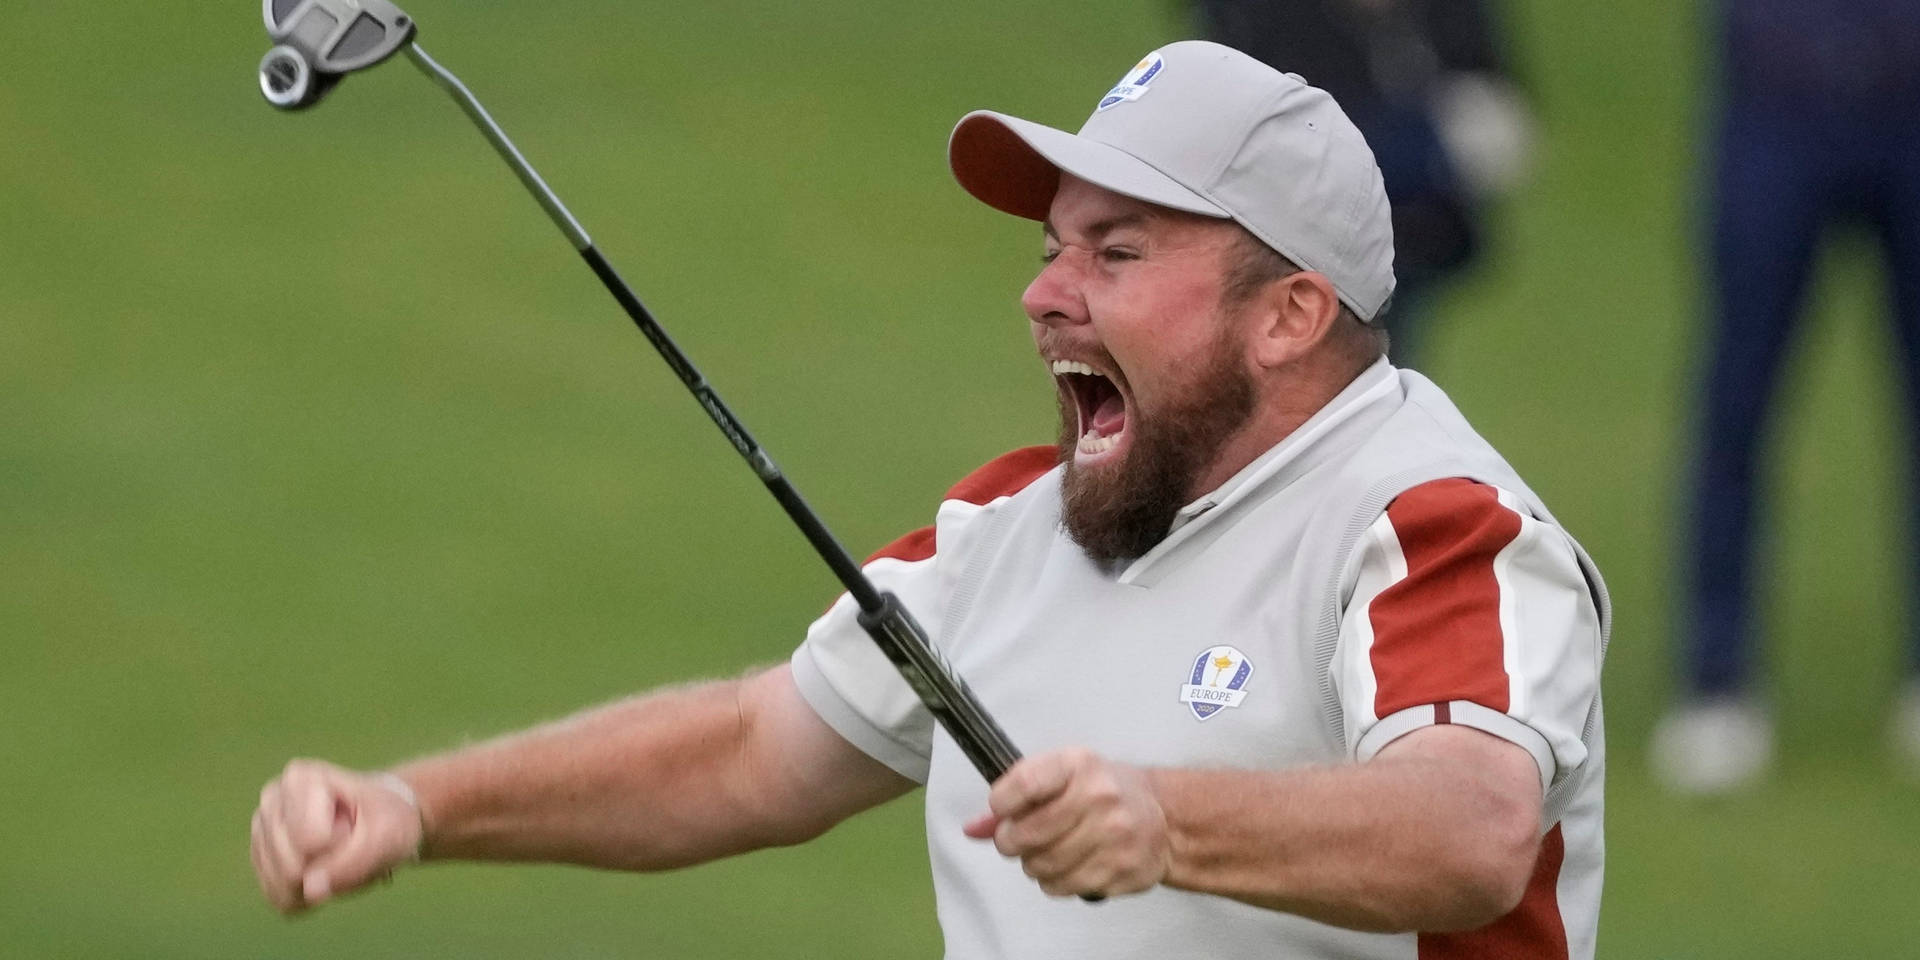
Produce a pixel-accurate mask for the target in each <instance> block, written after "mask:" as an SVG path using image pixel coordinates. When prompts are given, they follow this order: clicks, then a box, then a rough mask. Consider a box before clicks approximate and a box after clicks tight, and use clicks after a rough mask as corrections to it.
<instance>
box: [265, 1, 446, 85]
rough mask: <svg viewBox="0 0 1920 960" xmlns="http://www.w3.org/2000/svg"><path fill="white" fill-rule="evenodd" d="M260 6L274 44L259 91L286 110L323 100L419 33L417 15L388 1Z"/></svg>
mask: <svg viewBox="0 0 1920 960" xmlns="http://www.w3.org/2000/svg"><path fill="white" fill-rule="evenodd" d="M260 9H261V13H262V14H263V16H264V17H265V18H266V21H267V36H268V37H271V38H272V39H273V42H274V47H273V49H271V50H268V51H267V55H266V56H265V57H262V58H261V59H260V94H261V96H264V97H266V98H267V102H268V103H271V104H273V105H274V106H276V107H279V108H280V109H282V110H300V109H303V108H306V107H310V106H312V105H313V104H315V103H317V102H319V100H320V98H321V97H323V96H326V94H327V91H328V90H331V89H333V85H334V84H336V83H339V82H340V78H341V77H343V76H345V75H347V74H349V73H352V72H353V71H355V70H364V69H366V68H368V67H371V66H373V65H374V64H376V63H379V62H380V61H382V60H385V59H386V58H388V57H391V56H393V55H394V53H395V52H397V51H398V50H399V49H400V48H401V47H403V46H405V45H406V44H407V42H408V41H410V40H412V39H413V34H414V25H413V18H412V17H409V16H407V15H406V14H405V13H402V12H401V11H400V8H399V7H396V6H394V5H393V4H391V3H388V2H386V0H261V4H260Z"/></svg>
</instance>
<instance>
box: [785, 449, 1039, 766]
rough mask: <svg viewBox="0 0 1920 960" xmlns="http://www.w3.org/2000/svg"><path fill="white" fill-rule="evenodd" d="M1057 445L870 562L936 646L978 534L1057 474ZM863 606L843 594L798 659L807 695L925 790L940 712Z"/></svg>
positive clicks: (961, 499) (1014, 463) (952, 498)
mask: <svg viewBox="0 0 1920 960" xmlns="http://www.w3.org/2000/svg"><path fill="white" fill-rule="evenodd" d="M1056 462H1057V457H1056V455H1055V451H1054V449H1053V448H1052V447H1025V448H1022V449H1020V450H1015V451H1013V452H1012V453H1008V454H1005V455H1003V456H1001V457H999V458H996V459H995V460H993V461H991V462H989V463H987V464H986V465H985V466H983V467H981V468H980V469H978V470H976V471H974V472H973V473H971V474H969V475H968V476H967V477H966V478H965V479H963V480H962V481H961V482H960V483H959V484H957V485H955V486H954V488H953V489H952V490H950V491H948V493H947V497H946V499H945V500H944V501H942V503H941V504H940V509H939V511H938V513H937V514H936V515H935V519H934V524H933V526H930V527H924V528H922V529H919V530H915V531H914V532H912V533H909V534H907V535H906V536H904V537H901V538H900V539H898V540H895V541H894V542H893V543H891V544H888V545H887V546H886V547H884V548H882V549H881V550H880V551H879V552H877V553H875V554H874V555H873V556H872V557H871V558H869V559H868V560H867V563H866V566H865V568H864V569H865V570H866V574H867V577H868V578H869V579H871V580H872V581H873V583H874V586H876V587H878V588H880V589H881V590H883V591H890V592H892V593H893V594H894V595H896V596H898V597H899V598H900V601H901V602H902V603H903V604H905V605H906V608H907V610H908V611H909V612H911V613H912V614H913V617H914V619H916V620H918V621H919V622H920V625H921V626H922V627H924V628H925V629H926V631H927V632H928V634H929V637H930V639H931V640H932V641H933V643H934V645H935V646H936V647H938V646H940V645H941V644H942V643H943V638H942V637H941V636H940V625H941V623H942V621H943V620H945V618H946V608H947V603H948V601H949V600H950V599H951V597H952V594H953V590H952V578H953V576H954V574H953V571H955V570H957V569H959V568H960V567H961V566H963V565H964V559H965V557H966V553H967V548H968V546H969V544H970V542H971V534H972V533H973V531H975V530H976V529H978V527H979V525H980V524H981V522H982V521H983V520H984V519H985V517H986V515H987V514H988V512H989V511H990V509H991V507H992V504H993V503H994V502H995V501H996V500H999V499H1000V498H1002V497H1007V496H1011V495H1013V494H1014V493H1017V492H1019V491H1020V490H1022V489H1025V488H1026V486H1027V485H1029V484H1031V483H1032V482H1033V481H1034V480H1036V479H1038V478H1039V477H1040V476H1041V475H1043V474H1045V473H1046V472H1047V471H1048V470H1051V469H1052V468H1053V466H1054V465H1055V463H1056ZM859 614H860V608H859V605H858V604H856V603H854V601H853V598H852V597H851V596H848V595H844V594H843V595H841V597H840V598H839V599H838V600H836V601H835V602H834V604H833V606H832V607H830V608H828V610H827V612H826V613H825V614H823V615H822V616H821V617H820V618H819V619H818V620H815V621H814V622H813V624H812V626H810V627H808V628H807V638H806V641H805V642H803V643H802V644H800V646H799V648H798V649H796V650H795V651H794V653H793V678H794V683H795V685H796V686H798V687H799V689H800V695H801V696H802V697H803V698H805V699H806V701H807V703H808V704H809V705H810V706H812V707H813V710H814V712H815V713H817V714H819V715H820V719H822V720H824V721H825V722H826V723H827V725H828V726H830V727H832V728H833V729H834V731H835V732H837V733H839V734H840V736H842V737H844V738H846V740H847V742H848V743H851V744H853V745H854V746H855V747H857V748H859V749H860V750H861V751H862V752H864V753H866V754H867V755H868V756H871V757H873V758H874V759H876V760H878V761H880V762H881V763H884V764H886V765H887V766H888V767H890V768H892V769H893V770H894V771H895V772H897V773H899V774H900V775H901V776H904V777H907V778H909V779H912V780H915V781H918V782H921V783H924V782H926V778H927V764H928V761H929V758H930V757H931V755H932V750H933V728H934V720H933V715H932V714H931V713H930V712H929V711H928V710H927V709H926V707H925V706H924V705H922V704H921V703H920V700H919V698H918V697H916V696H915V695H914V693H913V689H912V688H911V687H909V686H907V682H906V681H905V680H903V679H901V677H900V674H899V673H898V672H897V671H896V670H895V669H894V666H893V663H892V661H890V660H888V659H887V656H886V654H884V653H882V652H881V651H880V648H879V647H878V646H876V645H875V644H874V642H873V639H872V638H871V637H869V636H868V635H867V632H866V631H865V630H863V629H861V627H860V622H859Z"/></svg>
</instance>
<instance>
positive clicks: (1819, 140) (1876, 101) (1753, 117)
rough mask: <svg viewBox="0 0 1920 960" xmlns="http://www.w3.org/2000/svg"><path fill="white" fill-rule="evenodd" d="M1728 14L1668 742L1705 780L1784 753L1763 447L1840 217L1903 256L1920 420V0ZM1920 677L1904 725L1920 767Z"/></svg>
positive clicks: (1901, 733) (1819, 0)
mask: <svg viewBox="0 0 1920 960" xmlns="http://www.w3.org/2000/svg"><path fill="white" fill-rule="evenodd" d="M1717 16H1718V18H1719V19H1718V28H1719V37H1718V40H1719V44H1720V48H1721V49H1720V53H1721V63H1720V66H1721V83H1722V90H1721V98H1720V101H1719V103H1718V104H1717V106H1716V109H1717V111H1718V116H1717V117H1716V125H1717V131H1716V138H1717V139H1716V145H1715V146H1716V157H1715V161H1714V167H1713V196H1712V208H1711V210H1712V231H1713V276H1712V282H1711V285H1710V294H1711V297H1712V302H1711V307H1712V314H1711V320H1712V327H1711V330H1710V332H1709V337H1708V344H1707V369H1706V382H1705V394H1704V397H1703V403H1704V410H1703V413H1702V416H1701V418H1700V430H1701V431H1702V432H1701V436H1700V439H1699V443H1698V447H1697V450H1698V455H1699V460H1698V462H1697V464H1696V465H1695V473H1694V477H1693V488H1692V494H1691V495H1692V523H1693V540H1692V543H1691V550H1692V552H1691V560H1690V567H1689V569H1688V570H1687V571H1686V574H1687V576H1686V580H1687V584H1688V588H1689V597H1688V600H1689V602H1690V607H1689V609H1688V611H1687V620H1686V623H1685V627H1686V631H1687V633H1686V638H1685V646H1684V659H1683V663H1682V667H1683V671H1682V689H1681V691H1680V699H1679V701H1678V702H1677V704H1676V705H1675V707H1674V708H1673V709H1672V711H1671V712H1670V713H1669V714H1668V715H1667V717H1666V718H1665V719H1664V720H1663V721H1662V722H1661V724H1660V727H1659V729H1658V730H1656V732H1655V738H1654V744H1653V750H1654V757H1653V759H1654V765H1655V769H1656V771H1657V772H1658V773H1659V774H1660V776H1661V778H1662V779H1663V780H1664V781H1665V782H1666V783H1667V784H1668V785H1669V786H1670V787H1672V788H1674V789H1677V790H1682V791H1685V792H1690V793H1717V792H1722V791H1726V790H1731V789H1734V788H1737V787H1739V786H1741V785H1743V784H1745V783H1747V782H1749V781H1751V780H1753V779H1755V778H1756V777H1758V776H1759V775H1760V774H1761V773H1762V772H1764V770H1765V769H1766V767H1767V765H1768V762H1769V760H1770V757H1771V754H1772V750H1773V723H1772V718H1771V716H1770V714H1769V712H1768V710H1767V708H1766V705H1765V697H1764V696H1763V695H1761V694H1760V692H1759V691H1758V689H1757V684H1756V678H1755V677H1754V675H1753V674H1754V671H1753V667H1752V655H1753V646H1754V640H1755V638H1756V635H1757V634H1758V632H1759V631H1758V630H1757V628H1756V626H1755V624H1754V619H1753V610H1752V593H1753V591H1752V576H1753V574H1752V564H1753V550H1752V534H1753V517H1754V473H1755V460H1756V456H1757V454H1758V451H1759V446H1760V443H1761V439H1762V435H1763V428H1764V427H1765V426H1766V421H1767V416H1768V414H1769V412H1770V410H1771V407H1772V399H1773V395H1774V388H1775V385H1776V384H1777V382H1778V378H1779V373H1780V368H1781V365H1782V360H1783V357H1784V355H1785V353H1786V349H1787V347H1788V345H1789V343H1790V339H1791V335H1792V333H1793V327H1794V323H1795V321H1796V320H1797V319H1798V317H1799V316H1800V314H1801V308H1802V305H1803V300H1804V294H1805V291H1806V285H1807V279H1808V274H1809V272H1810V269H1811V267H1812V264H1813V262H1814V253H1815V251H1816V249H1817V248H1818V246H1819V241H1820V239H1821V236H1822V234H1823V233H1824V232H1825V230H1826V229H1827V228H1828V227H1830V226H1833V225H1836V224H1841V223H1846V224H1853V225H1858V226H1863V227H1865V228H1866V231H1867V232H1868V233H1869V234H1870V235H1871V236H1872V237H1873V238H1874V239H1875V240H1876V241H1877V242H1878V243H1879V245H1880V247H1881V249H1882V251H1883V252H1884V254H1885V262H1886V264H1887V274H1888V281H1889V288H1890V295H1891V304H1892V311H1893V319H1894V327H1895V340H1896V343H1897V346H1898V349H1897V351H1896V357H1897V360H1898V363H1899V369H1900V375H1901V377H1902V386H1903V387H1904V388H1905V395H1906V400H1907V408H1908V409H1907V415H1908V417H1909V426H1910V427H1911V428H1913V429H1915V430H1917V431H1920V0H1724V2H1723V3H1722V5H1721V6H1719V8H1718V10H1717ZM1908 455H1909V458H1910V460H1909V478H1908V480H1909V482H1910V483H1912V484H1913V485H1914V487H1913V492H1911V493H1910V494H1909V497H1908V499H1909V501H1912V502H1916V503H1920V442H1913V443H1910V445H1909V448H1908ZM1909 509H1910V510H1911V509H1913V507H1911V506H1910V507H1909ZM1909 521H1910V523H1912V518H1911V517H1910V518H1909ZM1911 530H1912V531H1913V532H1914V533H1916V534H1920V524H1913V525H1912V526H1911ZM1914 556H1915V558H1916V562H1920V549H1916V551H1915V554H1914ZM1917 572H1920V571H1917ZM1835 613H1836V615H1837V616H1842V617H1844V615H1845V614H1844V612H1841V611H1836V612H1835ZM1909 613H1910V614H1911V613H1912V611H1909ZM1910 634H1911V639H1910V640H1909V648H1908V650H1909V656H1908V665H1909V668H1910V670H1914V669H1920V626H1915V627H1910ZM1915 675H1916V674H1911V673H1910V675H1909V679H1908V681H1907V683H1906V685H1905V687H1904V690H1903V694H1902V696H1901V698H1900V700H1899V702H1898V703H1896V705H1895V709H1894V711H1893V718H1892V723H1891V732H1892V737H1893V744H1894V747H1895V749H1896V750H1897V751H1898V753H1899V754H1900V756H1901V758H1902V759H1903V760H1904V761H1906V762H1908V763H1911V764H1913V765H1914V769H1916V770H1920V682H1916V681H1914V680H1913V679H1912V677H1913V676H1915Z"/></svg>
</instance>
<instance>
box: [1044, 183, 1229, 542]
mask: <svg viewBox="0 0 1920 960" xmlns="http://www.w3.org/2000/svg"><path fill="white" fill-rule="evenodd" d="M1238 237H1239V231H1238V228H1237V227H1235V226H1234V225H1233V224H1232V223H1231V222H1230V221H1221V220H1212V219H1209V218H1204V217H1199V216H1194V215H1190V214H1182V213H1178V212H1176V211H1171V210H1167V209H1165V208H1161V207H1155V206H1152V205H1150V204H1146V203H1142V202H1140V201H1137V200H1133V199H1131V198H1128V197H1123V196H1120V195H1119V194H1116V193H1113V192H1111V191H1108V190H1104V189H1101V188H1099V187H1096V186H1093V185H1091V184H1088V183H1086V182H1084V181H1081V180H1077V179H1074V178H1073V177H1070V176H1066V175H1062V177H1061V182H1060V190H1059V192H1058V193H1057V194H1055V196H1054V199H1053V206H1052V208H1051V210H1050V211H1049V214H1048V218H1047V225H1046V258H1045V259H1046V266H1045V267H1043V268H1042V269H1041V271H1040V275H1039V276H1037V277H1035V278H1034V280H1033V283H1032V284H1030V285H1029V286H1028V287H1027V290H1026V293H1025V294H1024V295H1023V296H1022V297H1021V298H1020V302H1021V305H1022V306H1023V307H1025V308H1026V311H1027V317H1028V318H1029V320H1030V321H1031V324H1032V331H1033V339H1034V345H1035V346H1036V347H1038V348H1039V351H1040V356H1041V359H1042V360H1044V361H1045V362H1046V363H1047V365H1048V368H1049V369H1050V370H1051V371H1052V372H1053V374H1054V380H1055V383H1056V385H1057V386H1058V388H1059V396H1060V421H1061V440H1060V452H1061V459H1062V461H1064V462H1065V464H1066V476H1065V480H1064V487H1063V491H1062V506H1063V519H1064V523H1065V526H1066V528H1067V532H1068V533H1069V534H1070V535H1071V536H1072V537H1073V539H1074V541H1075V542H1076V543H1078V544H1079V545H1080V547H1081V548H1082V549H1083V550H1085V551H1086V553H1087V555H1088V556H1090V557H1092V558H1093V559H1095V560H1097V561H1100V562H1103V563H1111V562H1114V561H1120V560H1130V559H1133V558H1136V557H1139V556H1140V555H1142V554H1144V553H1145V552H1146V551H1147V550H1149V549H1151V548H1152V546H1153V545H1154V544H1156V543H1158V542H1159V541H1160V540H1161V539H1162V538H1163V537H1165V536H1166V533H1167V528H1168V526H1169V525H1170V524H1171V523H1172V521H1173V517H1174V514H1175V513H1177V512H1179V509H1180V507H1181V506H1182V505H1184V504H1185V503H1187V502H1188V501H1190V500H1191V499H1193V498H1194V497H1196V496H1198V495H1199V494H1201V493H1204V492H1205V491H1203V490H1195V489H1192V487H1193V486H1194V484H1195V482H1196V481H1197V480H1198V479H1199V478H1200V476H1201V475H1202V474H1203V473H1204V472H1206V470H1207V468H1208V467H1209V466H1210V465H1211V464H1212V463H1213V461H1214V460H1215V459H1216V457H1217V456H1218V454H1219V452H1220V450H1221V448H1222V446H1224V445H1225V443H1226V442H1227V440H1228V439H1229V438H1231V437H1232V435H1233V434H1234V432H1235V431H1237V430H1238V429H1239V428H1240V427H1241V425H1242V424H1243V423H1244V422H1245V421H1246V420H1247V417H1248V414H1249V413H1250V412H1251V411H1252V409H1253V405H1254V401H1255V389H1254V383H1253V377H1252V373H1251V371H1250V368H1249V367H1248V361H1247V356H1246V348H1245V346H1244V343H1245V340H1244V334H1243V331H1242V329H1241V328H1242V326H1243V324H1241V323H1239V322H1237V321H1238V320H1239V319H1240V318H1239V317H1238V315H1237V311H1234V310H1230V309H1227V308H1226V307H1225V306H1224V305H1223V303H1222V299H1221V291H1222V289H1223V286H1224V284H1223V282H1222V281H1223V278H1224V276H1225V273H1226V270H1227V268H1228V265H1229V263H1230V262H1231V260H1232V256H1233V253H1234V251H1235V250H1236V249H1237V247H1236V245H1237V243H1238Z"/></svg>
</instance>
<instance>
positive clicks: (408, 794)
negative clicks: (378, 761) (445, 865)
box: [373, 770, 427, 863]
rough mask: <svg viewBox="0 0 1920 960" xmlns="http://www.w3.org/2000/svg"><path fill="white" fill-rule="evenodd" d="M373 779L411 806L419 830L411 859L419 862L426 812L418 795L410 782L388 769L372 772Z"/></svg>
mask: <svg viewBox="0 0 1920 960" xmlns="http://www.w3.org/2000/svg"><path fill="white" fill-rule="evenodd" d="M373 779H374V782H376V783H378V784H380V785H381V786H382V787H385V788H386V789H387V790H389V791H391V792H392V793H393V794H394V795H395V796H397V797H399V798H400V799H402V800H405V801H406V802H407V806H409V807H412V808H413V816H414V821H415V823H416V825H417V827H418V831H419V832H418V835H417V838H416V839H415V840H414V843H413V860H414V862H416V863H417V862H419V861H420V860H421V859H422V856H423V854H425V852H426V849H427V814H426V811H425V810H423V809H422V808H421V806H420V795H419V794H418V793H415V792H414V789H413V785H412V784H410V783H408V782H407V781H406V780H405V779H403V778H402V777H401V776H400V775H399V774H397V773H394V772H392V771H390V770H388V771H382V772H380V773H377V774H374V777H373Z"/></svg>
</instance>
